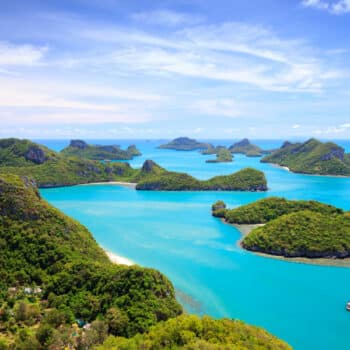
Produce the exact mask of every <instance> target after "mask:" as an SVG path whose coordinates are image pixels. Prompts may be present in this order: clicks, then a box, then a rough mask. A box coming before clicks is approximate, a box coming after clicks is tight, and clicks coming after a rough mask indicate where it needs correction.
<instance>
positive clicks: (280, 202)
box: [214, 197, 343, 224]
mask: <svg viewBox="0 0 350 350" xmlns="http://www.w3.org/2000/svg"><path fill="white" fill-rule="evenodd" d="M302 210H310V211H314V212H317V213H322V214H324V215H332V214H342V213H343V211H342V210H341V209H338V208H336V207H333V206H331V205H328V204H323V203H320V202H317V201H304V200H300V201H297V200H287V199H285V198H280V197H269V198H265V199H261V200H258V201H256V202H253V203H250V204H247V205H242V206H241V207H238V208H235V209H230V210H226V212H225V220H226V221H227V222H229V223H231V224H265V223H266V222H269V221H271V220H274V219H277V218H278V217H280V216H282V215H285V214H291V213H295V212H298V211H302ZM214 212H215V210H214Z"/></svg>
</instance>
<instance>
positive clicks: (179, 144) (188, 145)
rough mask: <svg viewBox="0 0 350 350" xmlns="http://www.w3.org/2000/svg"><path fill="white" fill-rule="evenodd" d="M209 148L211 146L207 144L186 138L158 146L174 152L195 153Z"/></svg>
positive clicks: (179, 138)
mask: <svg viewBox="0 0 350 350" xmlns="http://www.w3.org/2000/svg"><path fill="white" fill-rule="evenodd" d="M210 146H212V145H210V144H209V143H203V142H198V141H197V140H194V139H190V138H188V137H178V138H177V139H174V140H172V141H170V142H169V143H166V144H163V145H160V146H158V148H163V149H173V150H175V151H196V150H203V149H207V148H208V147H210Z"/></svg>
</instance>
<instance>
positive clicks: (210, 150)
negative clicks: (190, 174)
mask: <svg viewBox="0 0 350 350" xmlns="http://www.w3.org/2000/svg"><path fill="white" fill-rule="evenodd" d="M221 149H227V148H226V147H225V146H215V147H214V146H213V145H211V144H209V147H208V148H207V149H204V150H203V151H201V153H202V154H204V155H208V154H218V152H219V151H220V150H221Z"/></svg>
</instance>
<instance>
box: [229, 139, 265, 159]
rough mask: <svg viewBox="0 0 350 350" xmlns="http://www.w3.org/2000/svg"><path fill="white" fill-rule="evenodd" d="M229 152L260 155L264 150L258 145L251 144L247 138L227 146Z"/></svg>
mask: <svg viewBox="0 0 350 350" xmlns="http://www.w3.org/2000/svg"><path fill="white" fill-rule="evenodd" d="M229 151H230V152H231V153H241V154H245V155H246V156H247V157H261V156H262V155H263V154H264V153H266V152H265V151H263V150H262V149H261V148H260V147H259V146H256V145H253V144H252V143H250V141H249V140H248V139H243V140H241V141H239V142H236V143H234V144H233V145H231V146H230V147H229Z"/></svg>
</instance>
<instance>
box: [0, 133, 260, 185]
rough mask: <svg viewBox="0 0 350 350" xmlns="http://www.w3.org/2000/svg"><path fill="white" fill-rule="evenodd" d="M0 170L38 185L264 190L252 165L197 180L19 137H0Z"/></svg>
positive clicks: (149, 162)
mask: <svg viewBox="0 0 350 350" xmlns="http://www.w3.org/2000/svg"><path fill="white" fill-rule="evenodd" d="M0 173H11V174H17V175H20V176H30V177H32V178H33V179H34V180H35V181H36V183H37V185H38V186H39V187H41V188H48V187H60V186H71V185H77V184H86V183H94V182H111V181H114V182H123V183H125V182H127V183H132V184H137V186H136V189H137V190H158V191H160V190H162V191H175V190H176V191H204V190H213V191H221V190H225V191H266V190H267V183H266V178H265V175H264V173H263V172H261V171H258V170H255V169H251V168H249V169H243V170H241V171H239V172H237V173H235V174H231V175H226V176H217V177H214V178H212V179H210V180H206V181H200V180H197V179H195V178H193V177H192V176H190V175H188V174H183V173H176V172H172V171H168V170H166V169H164V168H162V167H160V166H159V165H157V164H156V163H155V162H153V161H152V160H146V161H145V162H144V164H143V166H142V168H141V169H134V168H132V167H131V166H130V165H129V163H126V162H102V161H96V160H88V159H84V158H79V157H71V156H66V155H64V154H62V153H57V152H54V151H52V150H50V149H48V148H47V147H45V146H42V145H40V144H37V143H34V142H32V141H29V140H19V139H3V140H0Z"/></svg>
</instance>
